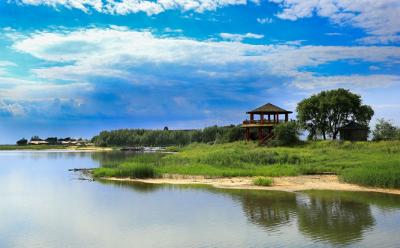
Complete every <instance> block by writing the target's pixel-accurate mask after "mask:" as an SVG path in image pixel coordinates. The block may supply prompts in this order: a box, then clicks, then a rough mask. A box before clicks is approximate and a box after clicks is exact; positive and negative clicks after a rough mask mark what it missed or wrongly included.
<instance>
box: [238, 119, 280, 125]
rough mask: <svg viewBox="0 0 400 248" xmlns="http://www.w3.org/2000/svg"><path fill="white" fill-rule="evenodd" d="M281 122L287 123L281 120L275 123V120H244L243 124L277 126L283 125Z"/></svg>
mask: <svg viewBox="0 0 400 248" xmlns="http://www.w3.org/2000/svg"><path fill="white" fill-rule="evenodd" d="M281 122H285V120H284V119H282V120H279V121H274V120H270V121H268V120H244V121H243V124H277V123H281Z"/></svg>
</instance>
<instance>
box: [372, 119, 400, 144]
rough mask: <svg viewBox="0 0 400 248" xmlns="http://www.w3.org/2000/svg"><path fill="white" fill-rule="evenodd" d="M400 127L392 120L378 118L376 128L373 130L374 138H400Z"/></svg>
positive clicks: (376, 139) (377, 139)
mask: <svg viewBox="0 0 400 248" xmlns="http://www.w3.org/2000/svg"><path fill="white" fill-rule="evenodd" d="M399 133H400V129H399V128H398V127H396V126H394V125H393V124H392V123H391V122H390V121H386V120H384V119H378V121H377V123H376V125H375V129H374V130H373V131H372V136H373V140H375V141H379V140H395V139H399V138H400V136H399Z"/></svg>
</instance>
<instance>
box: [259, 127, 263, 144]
mask: <svg viewBox="0 0 400 248" xmlns="http://www.w3.org/2000/svg"><path fill="white" fill-rule="evenodd" d="M263 136H264V135H263V129H262V127H259V128H258V140H259V142H260V144H262V142H263V139H264V137H263Z"/></svg>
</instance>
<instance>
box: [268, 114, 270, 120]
mask: <svg viewBox="0 0 400 248" xmlns="http://www.w3.org/2000/svg"><path fill="white" fill-rule="evenodd" d="M268 122H271V114H268Z"/></svg>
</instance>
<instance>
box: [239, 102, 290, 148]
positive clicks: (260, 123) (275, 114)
mask: <svg viewBox="0 0 400 248" xmlns="http://www.w3.org/2000/svg"><path fill="white" fill-rule="evenodd" d="M291 113H293V112H292V111H287V110H285V109H282V108H280V107H278V106H275V105H273V104H271V103H267V104H264V105H263V106H261V107H258V108H256V109H254V110H251V111H248V112H247V114H248V115H250V116H249V117H250V120H245V121H243V124H242V127H243V128H245V129H246V132H245V134H246V140H249V139H250V129H257V130H258V140H259V142H260V144H264V143H266V142H268V141H269V140H271V139H272V138H273V137H274V135H273V132H272V130H273V128H274V127H275V126H276V125H278V124H279V123H281V122H288V121H289V114H291ZM255 116H259V118H257V119H256V118H255ZM282 116H283V117H284V119H280V117H282Z"/></svg>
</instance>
